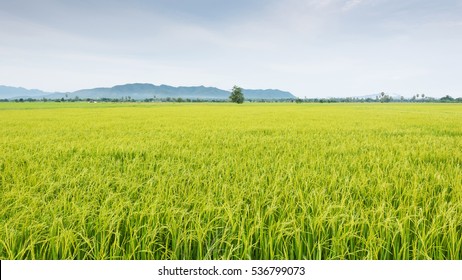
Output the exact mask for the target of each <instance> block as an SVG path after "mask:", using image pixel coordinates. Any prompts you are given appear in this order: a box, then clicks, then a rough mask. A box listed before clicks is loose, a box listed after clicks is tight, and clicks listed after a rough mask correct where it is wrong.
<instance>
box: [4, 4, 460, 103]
mask: <svg viewBox="0 0 462 280" xmlns="http://www.w3.org/2000/svg"><path fill="white" fill-rule="evenodd" d="M460 50H462V1H461V0H441V1H429V0H419V1H417V0H400V1H399V0H322V1H321V0H285V1H272V0H268V1H263V0H247V1H243V0H235V1H221V0H216V1H212V0H197V1H192V0H191V1H186V0H177V1H175V0H173V1H168V0H154V1H147V0H132V1H118V0H111V1H109V0H100V1H89V0H81V1H70V0H61V1H58V0H41V1H34V0H11V1H5V0H0V84H2V85H10V86H22V87H26V88H39V89H43V90H47V91H73V90H77V89H81V88H92V87H101V86H113V85H116V84H124V83H132V82H147V83H153V84H169V85H174V86H180V85H185V86H187V85H205V86H216V87H219V88H222V89H230V88H232V86H233V85H235V84H236V85H239V86H241V87H244V88H278V89H282V90H288V91H290V92H292V93H293V94H295V95H297V96H299V97H305V96H306V97H330V96H340V97H341V96H343V97H346V96H360V95H367V94H373V93H378V92H381V91H384V92H387V93H390V94H399V95H404V96H412V95H414V94H425V95H427V96H434V97H441V96H443V95H446V94H449V95H452V96H462V79H461V77H460V76H461V74H460V73H462V51H460Z"/></svg>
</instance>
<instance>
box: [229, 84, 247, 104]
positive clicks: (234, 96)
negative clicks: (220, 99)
mask: <svg viewBox="0 0 462 280" xmlns="http://www.w3.org/2000/svg"><path fill="white" fill-rule="evenodd" d="M229 99H230V100H231V102H234V103H237V104H242V103H244V94H243V93H242V88H240V87H238V86H234V87H233V90H232V91H231V95H230V96H229Z"/></svg>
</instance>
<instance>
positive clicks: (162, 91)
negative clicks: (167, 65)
mask: <svg viewBox="0 0 462 280" xmlns="http://www.w3.org/2000/svg"><path fill="white" fill-rule="evenodd" d="M243 93H244V96H245V98H246V99H260V100H269V99H295V98H296V97H295V96H294V95H292V94H291V93H290V92H287V91H281V90H277V89H265V90H262V89H243ZM229 95H230V92H229V91H226V90H222V89H219V88H216V87H204V86H190V87H184V86H180V87H173V86H168V85H159V86H156V85H153V84H142V83H135V84H126V85H117V86H113V87H111V88H93V89H82V90H77V91H74V92H66V93H59V92H58V93H49V92H43V91H40V90H27V89H24V88H13V87H2V86H0V98H9V99H15V98H28V97H31V98H48V99H61V98H66V99H74V98H76V97H78V98H81V99H87V98H91V99H101V98H111V99H120V98H126V97H130V98H131V99H133V100H144V99H150V98H180V97H181V98H184V99H186V98H189V99H204V100H226V99H228V97H229Z"/></svg>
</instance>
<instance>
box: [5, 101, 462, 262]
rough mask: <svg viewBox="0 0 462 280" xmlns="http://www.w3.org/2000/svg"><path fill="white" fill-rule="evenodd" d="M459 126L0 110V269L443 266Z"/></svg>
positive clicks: (361, 107)
mask: <svg viewBox="0 0 462 280" xmlns="http://www.w3.org/2000/svg"><path fill="white" fill-rule="evenodd" d="M26 109H27V110H26ZM461 114H462V107H460V106H456V105H454V104H436V105H435V104H379V103H377V104H341V103H336V104H255V103H250V104H247V105H246V106H244V107H239V108H238V107H236V106H232V105H230V104H216V103H215V104H212V103H209V104H186V103H170V104H165V103H164V104H161V103H156V104H152V103H141V104H135V103H120V104H118V103H97V104H89V103H77V102H75V103H67V102H65V103H54V102H53V103H51V102H50V103H43V102H42V103H27V102H26V103H16V102H9V103H2V104H0V120H1V123H2V125H1V126H0V190H1V191H0V259H155V260H159V259H457V260H459V259H462V234H461V232H462V169H461V166H462V142H461V141H460V139H461V136H462V123H461V118H460V116H461Z"/></svg>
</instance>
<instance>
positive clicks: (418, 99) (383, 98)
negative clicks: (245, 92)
mask: <svg viewBox="0 0 462 280" xmlns="http://www.w3.org/2000/svg"><path fill="white" fill-rule="evenodd" d="M245 101H246V102H264V103H294V102H295V103H389V102H394V103H400V102H402V103H462V97H457V98H454V97H451V96H449V95H446V96H444V97H441V98H433V97H426V96H424V95H423V96H419V95H417V96H413V97H412V98H404V97H400V98H392V97H391V96H389V95H386V94H382V95H379V96H377V97H376V98H359V97H332V98H297V99H245ZM0 102H89V103H95V102H178V103H182V102H217V103H225V102H231V101H230V100H227V99H198V98H196V99H191V98H181V97H178V98H173V97H166V98H147V99H143V100H135V99H132V98H131V97H130V96H126V97H121V98H99V99H91V98H79V97H75V98H59V99H50V98H17V99H0Z"/></svg>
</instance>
